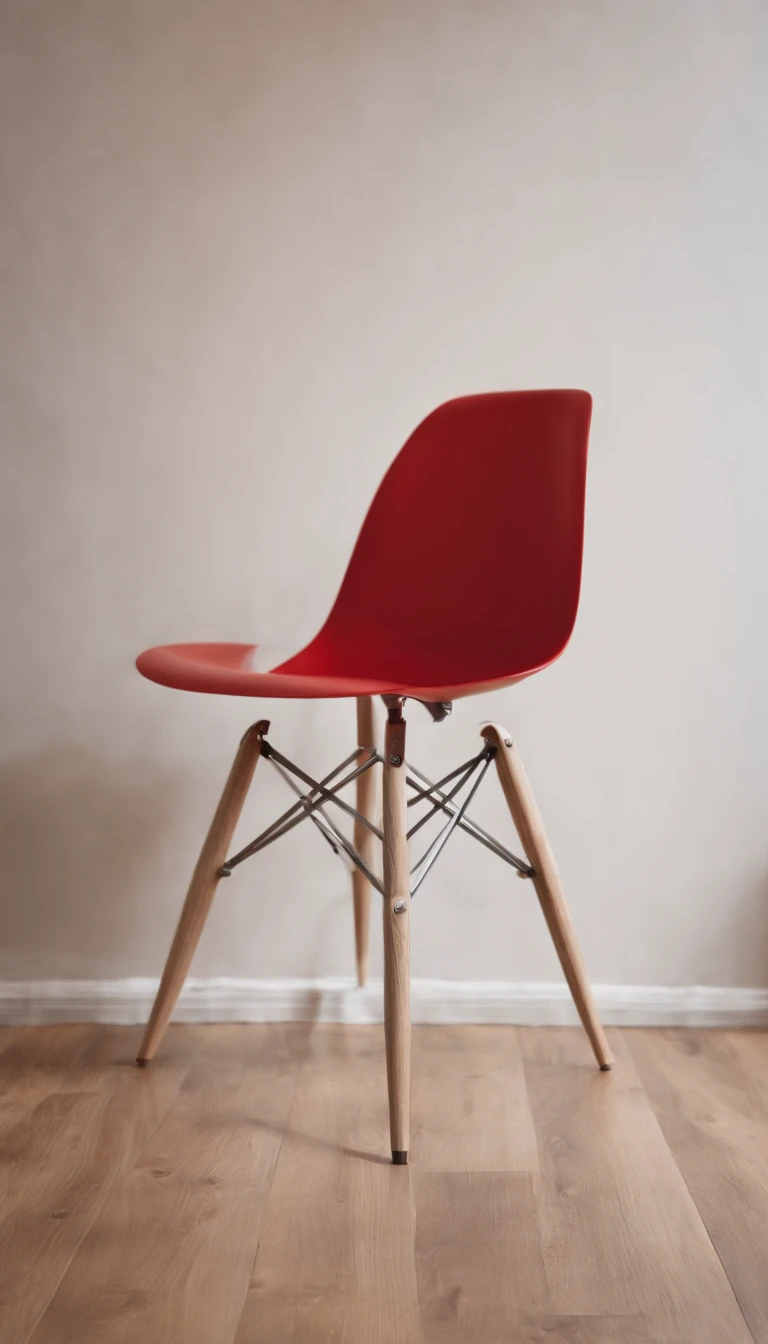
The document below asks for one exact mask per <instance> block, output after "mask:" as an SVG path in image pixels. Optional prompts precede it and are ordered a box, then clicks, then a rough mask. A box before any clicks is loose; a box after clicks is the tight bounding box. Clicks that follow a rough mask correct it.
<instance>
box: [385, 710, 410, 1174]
mask: <svg viewBox="0 0 768 1344" xmlns="http://www.w3.org/2000/svg"><path fill="white" fill-rule="evenodd" d="M393 700H395V697H393ZM388 707H389V716H388V720H387V726H386V729H385V732H384V798H383V802H384V828H383V829H384V902H383V904H384V1037H385V1041H386V1049H387V1087H388V1090H389V1132H390V1138H391V1144H392V1161H393V1162H394V1163H395V1164H396V1165H398V1166H404V1165H405V1163H406V1162H407V1161H408V1125H409V1111H410V1092H411V1012H410V1007H411V1004H410V1000H411V939H410V920H411V889H410V874H409V871H408V840H407V838H406V829H407V827H406V815H407V814H406V799H405V795H406V787H405V721H404V719H403V717H402V702H401V701H400V700H399V699H398V700H396V702H395V703H394V704H392V703H390V704H389V706H388Z"/></svg>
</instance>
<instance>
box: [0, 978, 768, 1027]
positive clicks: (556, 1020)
mask: <svg viewBox="0 0 768 1344" xmlns="http://www.w3.org/2000/svg"><path fill="white" fill-rule="evenodd" d="M156 989H157V981H156V980H150V979H131V980H16V981H5V982H0V1023H2V1024H5V1025H21V1024H32V1023H45V1022H110V1023H118V1024H122V1025H126V1026H127V1025H132V1024H135V1023H139V1022H144V1021H146V1019H147V1017H148V1015H149V1010H150V1008H151V1006H152V1000H153V998H154V994H155V991H156ZM594 990H595V998H596V1000H597V1005H598V1009H599V1011H600V1015H601V1017H602V1020H603V1022H604V1023H606V1025H609V1026H611V1025H612V1026H624V1027H764V1026H768V989H740V988H723V987H720V986H708V985H690V986H680V987H677V986H664V985H595V987H594ZM411 1013H412V1018H413V1021H414V1022H436V1023H451V1022H453V1023H473V1022H477V1023H506V1024H511V1025H515V1026H570V1025H572V1024H573V1025H575V1024H576V1023H577V1021H578V1019H577V1017H576V1012H575V1010H574V1007H573V1004H572V1002H571V998H570V995H569V993H568V989H567V988H566V986H565V985H564V984H560V983H552V984H550V983H546V982H521V983H512V982H507V981H503V980H413V981H412V985H411ZM381 1020H382V987H381V984H380V983H379V984H371V985H367V986H366V988H365V989H358V988H357V987H356V986H355V985H354V983H353V981H352V980H349V979H324V980H294V979H281V980H235V979H224V978H219V979H208V980H195V979H191V980H188V981H187V984H186V985H185V987H184V990H183V992H182V995H181V998H180V1000H179V1003H178V1006H177V1009H176V1012H175V1014H174V1021H176V1022H308V1021H317V1022H347V1023H366V1022H381Z"/></svg>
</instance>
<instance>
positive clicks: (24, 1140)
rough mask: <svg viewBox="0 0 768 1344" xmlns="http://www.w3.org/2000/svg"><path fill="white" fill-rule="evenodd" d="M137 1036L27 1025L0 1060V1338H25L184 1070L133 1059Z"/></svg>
mask: <svg viewBox="0 0 768 1344" xmlns="http://www.w3.org/2000/svg"><path fill="white" fill-rule="evenodd" d="M132 1036H133V1033H131V1032H129V1031H126V1030H125V1029H118V1028H103V1027H101V1028H98V1027H80V1028H74V1029H71V1028H70V1029H65V1028H57V1029H54V1030H49V1029H47V1028H35V1029H28V1030H27V1031H26V1032H24V1033H22V1034H21V1036H19V1037H18V1038H17V1040H16V1041H15V1042H14V1043H13V1045H12V1046H11V1047H10V1049H9V1050H7V1051H6V1052H5V1054H4V1056H3V1060H2V1074H3V1088H4V1090H5V1091H6V1093H9V1092H10V1093H14V1091H15V1092H16V1094H17V1096H18V1099H19V1107H18V1111H17V1114H16V1116H15V1119H13V1120H12V1121H11V1122H10V1123H7V1124H6V1125H5V1127H4V1128H3V1131H2V1133H1V1134H0V1191H2V1204H1V1205H0V1342H2V1344H24V1341H26V1340H27V1339H28V1337H29V1334H30V1332H31V1331H32V1330H33V1329H34V1326H35V1324H36V1322H37V1321H38V1320H39V1318H40V1316H41V1315H42V1314H43V1312H44V1311H45V1309H46V1306H47V1304H48V1302H49V1301H50V1299H51V1297H52V1296H53V1294H54V1293H55V1291H56V1288H57V1286H58V1284H59V1281H60V1279H61V1277H62V1275H63V1274H64V1272H65V1270H66V1268H67V1266H68V1265H69V1263H70V1261H71V1260H72V1257H73V1255H74V1253H75V1251H76V1249H77V1246H78V1245H79V1243H80V1241H81V1240H82V1238H83V1237H84V1235H85V1234H86V1232H87V1231H88V1228H89V1227H90V1225H91V1223H92V1222H93V1220H94V1218H95V1217H96V1215H97V1214H98V1212H99V1209H100V1208H101V1206H102V1204H103V1202H104V1200H105V1198H106V1196H107V1194H108V1192H109V1189H110V1187H111V1185H112V1183H113V1181H114V1180H115V1178H116V1176H117V1175H118V1174H119V1172H120V1171H121V1170H123V1169H124V1168H125V1167H126V1166H127V1165H129V1164H130V1163H131V1162H133V1161H134V1160H135V1158H136V1156H137V1154H138V1153H139V1152H140V1151H141V1149H142V1147H143V1146H144V1144H145V1143H146V1141H147V1139H148V1138H149V1136H150V1135H151V1133H152V1131H153V1130H154V1129H155V1128H156V1127H157V1125H158V1123H159V1120H160V1119H161V1118H162V1115H163V1114H164V1113H165V1112H166V1111H167V1110H168V1109H169V1107H170V1106H171V1104H172V1103H173V1101H174V1098H175V1097H176V1095H177V1093H178V1090H179V1086H180V1084H181V1081H182V1078H183V1076H184V1067H183V1066H179V1065H177V1064H174V1063H172V1062H167V1063H166V1064H165V1065H164V1067H162V1068H160V1069H158V1070H157V1072H156V1073H155V1074H153V1075H152V1076H151V1077H150V1076H149V1075H145V1076H142V1075H140V1074H139V1075H138V1076H137V1071H136V1070H135V1069H134V1068H133V1067H132V1066H131V1064H130V1050H129V1047H130V1044H131V1043H132Z"/></svg>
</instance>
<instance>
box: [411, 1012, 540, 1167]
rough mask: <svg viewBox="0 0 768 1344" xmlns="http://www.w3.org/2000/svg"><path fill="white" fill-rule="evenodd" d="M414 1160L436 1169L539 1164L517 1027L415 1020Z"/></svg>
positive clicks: (412, 1111)
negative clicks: (417, 1022)
mask: <svg viewBox="0 0 768 1344" xmlns="http://www.w3.org/2000/svg"><path fill="white" fill-rule="evenodd" d="M412 1078H413V1085H412V1087H413V1090H412V1100H411V1161H412V1162H413V1165H414V1167H420V1168H422V1169H424V1168H427V1167H429V1168H431V1169H432V1170H434V1171H529V1172H530V1171H538V1167H539V1155H538V1148H537V1145H536V1132H535V1130H534V1126H533V1120H532V1118H531V1112H530V1107H529V1105H528V1092H527V1089H526V1083H525V1070H524V1068H523V1061H522V1057H521V1054H520V1046H519V1043H518V1038H517V1032H516V1030H515V1028H514V1027H485V1026H476V1027H463V1026H451V1027H436V1026H434V1027H433V1026H428V1027H427V1026H425V1027H415V1028H414V1031H413V1069H412Z"/></svg>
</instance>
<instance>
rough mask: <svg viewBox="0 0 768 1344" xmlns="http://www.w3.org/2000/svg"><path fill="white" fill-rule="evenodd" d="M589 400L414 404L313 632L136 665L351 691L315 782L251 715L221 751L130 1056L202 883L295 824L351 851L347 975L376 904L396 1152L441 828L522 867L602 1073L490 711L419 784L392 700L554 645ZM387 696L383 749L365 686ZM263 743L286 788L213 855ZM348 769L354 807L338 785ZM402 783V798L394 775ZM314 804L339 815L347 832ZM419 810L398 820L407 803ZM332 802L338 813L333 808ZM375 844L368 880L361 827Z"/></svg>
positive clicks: (542, 396) (455, 682) (179, 650)
mask: <svg viewBox="0 0 768 1344" xmlns="http://www.w3.org/2000/svg"><path fill="white" fill-rule="evenodd" d="M591 409H592V400H591V397H590V396H589V394H588V393H586V392H579V391H541V392H497V393H490V394H488V395H483V396H472V397H460V398H458V399H457V400H455V401H449V402H446V403H445V404H444V405H442V406H439V407H438V408H437V410H435V411H433V412H432V414H431V415H429V416H427V418H426V420H424V421H423V422H422V424H421V425H419V427H418V429H416V430H415V432H414V433H413V434H412V435H411V437H410V439H409V440H408V442H407V443H406V444H405V447H404V448H403V449H402V450H401V451H400V453H399V454H398V456H397V457H396V458H395V460H394V462H393V463H392V466H391V467H390V468H389V471H388V472H387V474H386V476H385V477H384V480H383V481H382V483H381V485H380V486H379V489H378V492H377V494H376V497H375V499H374V501H373V503H372V505H371V507H370V509H369V511H368V516H367V518H366V519H365V522H364V523H363V527H362V531H361V532H360V535H359V537H358V539H357V543H356V545H355V548H354V551H353V552H352V558H351V560H350V562H349V566H348V568H347V572H346V574H345V576H344V580H343V583H342V585H341V589H340V592H339V595H338V597H337V598H336V601H335V603H334V605H333V608H332V610H331V613H330V615H329V617H328V619H327V621H326V622H325V625H324V626H323V627H322V629H321V630H320V633H319V634H318V635H316V636H315V638H314V639H313V640H312V641H311V643H309V644H308V645H307V646H306V648H304V649H302V650H301V652H300V653H297V654H296V655H295V656H294V657H293V658H290V659H289V660H288V661H287V662H285V663H282V664H280V666H279V667H276V668H274V669H273V670H272V671H271V672H257V671H255V670H254V669H253V667H252V655H253V650H254V647H255V646H253V645H250V644H174V645H167V646H165V647H162V648H155V649H149V650H148V651H147V652H146V653H143V654H142V655H141V657H140V658H139V659H138V664H137V665H138V668H139V671H140V672H141V673H143V675H144V676H145V677H148V678H149V679H150V680H151V681H156V682H159V683H160V684H161V685H163V686H171V687H175V688H176V689H179V690H187V691H209V692H212V693H216V694H219V695H244V696H269V697H271V698H280V697H286V698H291V699H294V698H298V699H326V698H330V697H337V696H354V697H355V698H356V700H357V745H356V748H355V750H354V751H353V752H352V754H351V755H350V756H349V757H348V758H347V759H346V760H345V761H343V762H342V763H341V764H340V765H339V766H338V767H337V768H336V769H335V770H334V771H332V772H331V774H329V775H327V776H326V777H325V778H324V779H323V780H320V781H317V780H315V779H313V778H312V777H311V776H310V775H308V774H307V773H306V772H305V771H303V770H301V769H300V768H299V767H298V766H296V765H295V764H294V763H293V762H292V761H289V760H288V759H287V758H286V757H284V756H282V755H281V753H280V752H279V751H278V750H277V749H276V748H275V747H274V746H273V745H272V744H271V743H270V742H269V741H268V739H267V737H266V733H267V731H268V729H269V724H268V723H265V722H264V721H263V720H262V721H260V722H258V723H256V724H255V725H254V726H253V727H251V728H249V730H248V732H247V733H246V734H245V737H244V738H243V740H242V742H241V744H240V748H239V750H238V753H237V755H236V757H235V761H234V764H233V766H232V770H231V773H230V776H229V779H228V780H227V783H226V785H225V788H224V793H223V795H222V798H221V801H220V803H219V806H218V809H217V811H216V815H215V817H214V819H213V822H212V824H211V828H210V831H209V833H208V837H207V839H206V841H205V844H204V845H203V849H202V853H201V855H200V858H199V860H198V863H197V867H196V868H195V872H194V875H193V877H192V882H191V885H190V888H189V891H188V894H187V898H186V901H185V903H184V908H183V911H182V914H181V919H180V921H179V926H178V929H177V931H176V935H175V937H174V940H173V944H172V946H171V950H170V953H169V955H168V961H167V963H166V966H165V970H164V972H163V977H162V980H161V983H160V988H159V990H158V994H157V998H156V1000H155V1004H154V1007H153V1010H152V1015H151V1017H150V1021H149V1024H148V1026H147V1029H146V1033H145V1036H144V1040H143V1042H142V1045H141V1050H140V1052H139V1057H138V1058H139V1061H140V1062H142V1063H146V1062H148V1061H149V1060H150V1059H151V1058H152V1056H153V1055H154V1053H155V1051H156V1049H157V1047H158V1045H159V1044H160V1041H161V1039H162V1036H163V1033H164V1031H165V1028H166V1026H167V1024H168V1020H169V1018H170V1015H171V1013H172V1011H173V1007H174V1004H175V1003H176V1000H177V998H178V995H179V992H180V990H181V987H182V985H183V982H184V979H185V976H186V974H187V971H188V969H189V965H190V962H191V960H192V956H193V954H194V951H195V948H196V946H197V943H198V940H199V938H200V934H201V933H202V930H203V925H204V923H205V919H206V916H207V914H208V911H209V909H210V906H211V902H212V900H213V895H214V892H215V890H216V886H217V884H218V882H219V879H220V878H221V877H223V876H227V875H229V874H230V873H231V872H232V871H233V870H234V868H235V867H236V866H237V865H238V864H239V863H241V862H242V861H243V860H244V859H246V858H248V857H249V856H250V855H251V854H254V853H256V852H257V851H258V850H259V849H262V848H264V846H265V845H267V844H270V843H272V842H273V841H274V840H276V839H278V838H279V837H280V836H281V835H283V834H285V833H286V832H287V831H289V830H291V829H292V828H293V826H295V825H297V824H299V822H301V821H303V820H305V819H306V818H309V819H311V820H312V822H313V823H314V824H315V826H316V827H317V828H318V830H319V831H320V832H321V834H322V835H323V837H324V839H325V840H326V841H327V842H328V843H329V844H330V845H331V846H332V847H333V848H334V849H335V850H337V851H338V852H340V853H342V854H343V855H346V857H347V858H348V859H349V860H351V862H352V863H353V864H354V870H353V897H354V916H355V942H356V951H357V968H358V979H359V982H360V984H364V983H365V978H366V972H367V962H368V920H369V907H370V888H371V886H374V887H376V888H377V889H378V890H379V891H380V892H381V893H382V895H383V904H384V954H385V955H384V1017H385V1039H386V1055H387V1080H388V1085H389V1104H390V1131H391V1141H392V1157H393V1161H394V1162H396V1163H404V1162H406V1160H407V1150H408V1108H409V1091H410V1014H409V976H410V965H409V963H410V952H409V921H410V905H411V899H412V897H413V894H414V892H415V890H416V888H417V887H418V886H419V885H420V883H421V882H422V881H423V879H424V877H425V876H426V873H427V871H428V869H429V868H430V867H431V864H432V863H433V862H434V860H435V859H436V858H437V855H438V854H439V852H440V850H441V849H442V847H443V845H444V844H445V843H446V841H447V840H448V838H449V837H450V834H451V832H452V831H453V830H454V829H455V828H456V827H457V826H461V827H462V829H464V830H465V831H467V832H468V833H469V834H471V835H473V836H474V837H475V839H477V840H478V841H480V842H481V843H482V844H484V845H486V846H487V847H488V848H490V849H492V850H493V851H494V852H495V853H497V854H498V855H499V857H500V858H502V859H504V860H506V861H507V862H508V863H510V864H511V865H512V866H513V867H514V868H515V869H516V871H517V873H518V875H519V876H521V877H526V878H530V879H531V880H532V881H533V885H534V887H535V889H536V892H537V895H538V898H539V901H540V903H541V906H542V909H543V911H544V916H545V918H546V921H547V924H548V926H549V931H550V933H551V935H552V939H553V941H554V944H555V948H556V950H557V953H558V956H559V958H560V962H561V964H562V967H563V971H564V972H565V977H566V979H567V981H568V985H569V987H570V989H571V993H572V995H573V998H574V1000H575V1003H576V1007H577V1009H578V1011H579V1015H580V1017H581V1020H582V1023H583V1024H584V1027H585V1029H586V1031H587V1033H588V1035H589V1039H590V1041H591V1044H592V1048H593V1050H594V1052H595V1055H596V1058H597V1061H598V1063H599V1065H600V1068H601V1069H609V1068H610V1066H611V1054H610V1050H609V1048H608V1044H607V1042H606V1039H605V1035H604V1033H603V1030H602V1027H601V1025H600V1021H599V1019H598V1016H597V1012H596V1009H595V1004H594V1000H593V997H592V991H591V989H590V985H589V981H588V980H587V976H586V972H585V969H584V964H583V962H582V959H581V954H580V952H579V948H578V944H577V942H576V938H575V935H574V931H573V927H572V925H571V921H570V917H569V915H568V910H567V907H566V904H565V900H564V897H563V893H562V889H561V886H560V880H559V877H558V874H557V869H556V867H555V862H554V859H553V856H552V852H551V850H550V848H549V844H548V842H547V838H546V835H545V832H544V827H543V825H542V821H541V816H540V814H539V811H538V809H537V807H536V804H535V802H534V799H533V795H532V793H531V790H530V786H529V784H528V780H527V778H526V775H525V771H524V769H523V765H522V762H521V760H520V757H519V755H518V753H517V750H516V749H515V747H514V746H513V743H512V740H511V738H510V736H509V734H508V733H507V732H506V731H505V730H504V729H503V728H501V727H500V726H499V725H498V724H490V725H488V726H487V727H486V728H484V729H483V730H482V738H483V745H482V748H481V750H480V751H479V752H478V754H477V755H476V756H474V757H472V758H471V760H469V761H466V762H464V763H463V764H462V765H461V766H459V767H458V768H457V769H456V770H454V771H452V772H451V773H450V775H448V776H446V777H445V778H444V779H442V780H439V781H438V782H437V783H436V784H433V783H432V782H431V781H430V780H428V779H427V777H426V776H425V775H423V774H422V773H421V772H420V771H416V770H415V769H413V768H412V767H411V766H409V765H408V763H407V762H406V759H405V733H406V725H405V719H404V717H403V706H404V704H405V702H406V700H409V699H410V700H416V701H421V702H423V704H424V705H425V706H426V707H427V709H428V710H429V711H430V713H432V715H433V717H435V718H436V719H442V718H444V717H445V715H446V714H447V713H449V712H450V708H451V702H452V701H453V700H454V699H456V698H457V697H458V696H462V695H472V694H474V693H476V692H478V691H487V690H491V689H493V688H495V687H499V686H508V685H510V684H511V683H512V682H514V681H519V680H521V679H522V678H523V677H528V676H530V675H531V673H533V672H538V671H540V670H541V668H544V667H547V666H548V664H549V663H551V662H553V661H554V660H555V659H556V658H558V657H559V655H560V654H561V653H562V652H563V650H564V648H565V646H566V644H567V643H568V640H569V638H570V635H571V631H572V630H573V625H574V621H575V619H576V610H577V606H578V600H579V586H580V579H581V558H582V544H583V528H584V490H585V477H586V464H587V442H588V437H589V423H590V415H591ZM375 695H380V696H382V698H383V700H384V703H385V705H386V707H387V722H386V727H385V731H384V746H383V753H381V754H380V753H379V752H378V751H377V748H376V742H375V735H374V713H373V700H372V697H373V696H375ZM260 757H265V758H266V759H269V760H270V761H271V762H272V764H273V765H275V766H276V767H277V769H278V770H279V772H280V773H281V774H282V775H283V776H284V777H285V778H286V779H287V780H288V782H289V783H291V784H292V787H293V788H294V790H295V791H296V792H297V793H298V794H299V801H298V802H297V803H296V804H295V805H294V806H293V807H292V808H290V809H289V810H288V811H287V812H286V813H284V814H283V815H282V816H281V817H280V818H279V819H278V821H277V822H275V823H273V825H272V826H271V827H268V828H267V830H266V831H265V832H263V833H262V835H260V836H258V837H257V838H256V840H254V841H253V842H252V843H251V844H250V845H248V846H246V847H245V849H243V850H241V851H240V852H239V853H238V854H235V855H233V856H232V857H231V858H229V859H228V858H227V851H228V847H229V844H230V841H231V839H232V835H233V832H234V829H235V826H236V824H237V820H238V817H239V815H240V811H241V808H242V805H243V802H244V799H245V796H246V793H247V791H248V787H249V785H250V783H251V780H252V778H253V773H254V770H255V768H256V764H257V762H258V760H259V758H260ZM492 760H494V761H495V763H496V769H497V771H498V774H499V778H500V781H501V786H502V788H503V790H504V795H505V797H506V801H507V804H508V806H509V810H510V812H511V814H512V819H513V821H514V823H515V827H516V829H517V832H518V834H519V836H520V840H521V842H522V845H523V848H524V850H525V853H526V855H527V859H526V860H524V859H520V858H518V857H517V856H515V855H514V854H512V853H511V852H510V851H509V850H508V849H506V847H505V846H504V845H502V844H501V843H500V842H499V841H497V840H495V839H494V838H493V837H492V836H490V835H489V834H488V833H487V832H486V831H484V830H483V829H482V827H480V826H478V825H477V824H476V823H475V822H473V821H472V820H471V819H470V818H469V816H468V814H467V806H468V803H469V801H470V799H471V797H472V796H473V794H474V792H475V791H476V789H477V787H478V786H479V783H480V780H481V779H482V777H483V775H484V774H485V772H486V770H487V769H488V767H489V765H490V763H491V761H492ZM379 764H382V765H383V829H382V830H380V829H379V828H378V826H377V825H376V824H375V822H374V820H373V810H374V795H375V779H374V767H376V766H377V765H379ZM353 780H354V781H355V783H356V790H357V796H356V803H357V806H356V807H352V806H351V805H350V804H349V803H347V802H345V801H344V800H343V799H341V798H340V797H339V790H341V789H342V788H343V787H344V786H345V785H346V784H349V783H351V782H352V781H353ZM409 788H410V789H411V796H410V797H408V789H409ZM331 805H334V806H335V807H337V808H339V809H341V810H342V811H344V812H346V813H347V814H348V815H351V816H352V817H353V820H354V838H353V841H350V840H349V839H348V838H347V837H346V835H345V834H344V832H343V830H342V829H341V828H340V827H339V826H338V824H337V822H336V821H335V820H333V818H332V815H331ZM420 805H421V806H422V807H423V808H426V813H425V815H424V816H422V817H421V819H420V820H419V821H417V822H415V824H414V825H413V826H411V827H410V829H409V828H408V826H407V820H406V819H407V809H408V808H409V807H412V806H415V807H418V806H420ZM437 812H442V813H444V814H445V815H446V816H447V821H446V822H445V824H444V826H443V829H442V830H441V831H440V833H439V834H438V836H437V838H436V839H435V840H434V841H433V842H432V844H431V845H429V846H428V848H427V850H426V852H425V854H424V855H423V856H422V858H421V859H420V860H418V862H417V863H415V865H414V867H413V868H412V869H409V858H408V840H409V839H410V837H411V836H412V835H414V834H415V833H416V832H417V831H418V830H419V829H420V828H421V826H422V825H423V824H424V821H425V820H427V819H428V818H429V817H431V816H433V815H434V814H436V813H437ZM336 815H337V814H336ZM377 839H378V840H380V841H381V842H382V845H383V876H382V877H381V878H380V877H379V876H378V873H377V871H376V868H377V865H376V861H375V856H374V852H375V848H376V841H377Z"/></svg>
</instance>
